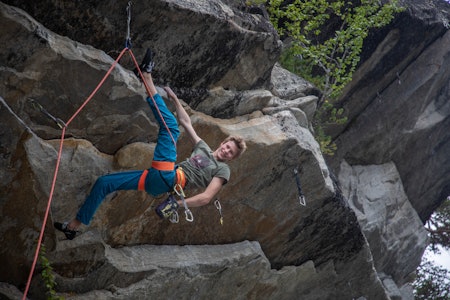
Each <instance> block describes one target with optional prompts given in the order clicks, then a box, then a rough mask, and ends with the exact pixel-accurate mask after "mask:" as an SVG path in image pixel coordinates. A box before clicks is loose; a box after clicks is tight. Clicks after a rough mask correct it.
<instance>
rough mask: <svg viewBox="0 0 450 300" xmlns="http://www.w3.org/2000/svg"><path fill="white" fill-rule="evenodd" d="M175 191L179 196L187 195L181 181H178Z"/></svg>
mask: <svg viewBox="0 0 450 300" xmlns="http://www.w3.org/2000/svg"><path fill="white" fill-rule="evenodd" d="M173 191H174V192H175V193H176V194H177V195H178V196H183V197H186V195H185V194H184V190H183V187H182V186H181V184H179V183H177V184H175V185H174V187H173Z"/></svg>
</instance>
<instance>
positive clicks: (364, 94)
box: [330, 1, 450, 221]
mask: <svg viewBox="0 0 450 300" xmlns="http://www.w3.org/2000/svg"><path fill="white" fill-rule="evenodd" d="M413 3H414V5H413V6H410V7H409V8H408V10H407V12H405V13H403V14H401V15H400V16H399V18H398V19H396V20H395V22H393V23H392V24H391V25H389V26H388V28H386V29H385V30H384V31H383V32H380V33H378V34H374V36H372V37H371V38H370V39H369V41H368V42H369V45H370V42H372V43H374V45H372V47H371V48H370V49H367V50H366V53H365V55H366V56H368V58H367V59H366V60H365V61H364V63H363V64H362V65H361V66H360V68H359V70H358V72H357V74H356V76H355V79H354V80H353V82H352V84H351V85H350V86H349V87H348V89H347V92H346V93H345V94H344V95H343V97H342V99H343V100H342V105H343V107H344V108H345V109H346V110H347V111H348V113H349V122H348V124H347V125H346V126H345V127H344V128H341V129H340V131H339V132H337V131H336V128H334V135H335V140H336V143H337V145H338V151H337V153H336V156H335V157H334V158H332V159H330V165H332V166H333V169H335V170H336V172H338V171H337V170H338V169H339V166H340V164H341V161H342V159H345V160H346V161H347V162H348V163H349V164H350V165H373V164H383V163H388V162H391V161H392V162H393V163H394V164H395V166H396V168H397V169H398V172H399V174H400V177H401V179H402V182H403V185H404V189H405V192H406V195H407V196H408V199H409V201H410V202H411V204H412V205H413V207H414V208H415V210H416V211H417V213H418V214H419V216H420V218H421V219H422V221H425V220H426V219H428V217H429V216H430V215H431V213H432V212H433V211H434V210H435V209H436V208H437V207H438V206H439V204H440V203H442V201H443V200H444V199H445V198H446V197H447V196H448V195H449V194H450V185H449V178H448V177H449V174H450V156H449V155H448V153H450V131H449V130H448V128H449V127H450V118H449V116H450V101H449V97H450V82H449V78H450V62H449V59H450V31H449V30H448V28H449V27H448V20H449V16H450V4H448V3H446V2H444V1H435V2H429V1H413ZM446 26H447V27H446ZM375 41H376V42H377V43H375ZM368 48H369V47H368ZM369 54H370V55H369ZM361 133H364V134H361Z"/></svg>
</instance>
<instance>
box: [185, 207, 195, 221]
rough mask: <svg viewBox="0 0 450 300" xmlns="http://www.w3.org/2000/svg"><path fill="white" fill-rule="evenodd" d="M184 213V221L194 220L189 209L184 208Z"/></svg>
mask: <svg viewBox="0 0 450 300" xmlns="http://www.w3.org/2000/svg"><path fill="white" fill-rule="evenodd" d="M184 214H185V215H186V221H188V222H193V221H194V215H193V214H192V212H191V210H190V209H186V210H185V211H184Z"/></svg>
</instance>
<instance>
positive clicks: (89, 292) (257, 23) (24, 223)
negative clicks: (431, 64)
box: [0, 0, 448, 299]
mask: <svg viewBox="0 0 450 300" xmlns="http://www.w3.org/2000/svg"><path fill="white" fill-rule="evenodd" d="M238 2H239V1H200V0H197V1H187V0H184V1H182V0H179V1H172V0H167V1H152V2H151V3H145V4H144V3H137V4H136V5H133V7H132V11H133V19H132V20H133V22H132V29H133V30H132V38H133V44H134V45H137V47H138V48H133V52H135V53H136V54H137V55H138V59H139V57H140V56H139V55H142V53H143V49H144V48H146V47H147V46H151V47H152V48H153V49H155V50H156V52H157V68H156V70H155V74H154V75H155V78H156V79H157V80H158V82H159V83H170V85H171V86H172V87H173V88H174V89H175V91H176V92H177V93H179V94H180V95H181V97H182V98H183V100H185V101H186V102H187V104H188V105H189V106H190V107H187V110H188V112H189V114H190V115H191V119H192V121H193V124H194V127H195V128H196V130H197V132H198V133H199V135H200V136H201V137H202V138H203V139H204V140H205V141H206V142H207V143H209V144H211V145H212V146H213V147H214V146H216V145H218V144H219V143H220V141H221V140H222V139H223V138H224V137H226V136H227V135H229V134H239V135H242V136H243V137H245V138H246V140H247V141H248V146H249V150H248V152H247V153H246V154H245V155H244V157H242V158H241V159H240V160H239V161H236V162H233V163H232V164H231V165H230V167H231V170H232V178H231V180H230V182H229V183H228V184H227V185H226V186H225V188H224V189H223V190H222V191H221V192H220V194H219V195H218V198H219V199H220V201H221V203H222V207H223V213H224V225H223V226H221V225H220V223H219V214H218V212H217V210H216V208H215V207H214V205H212V204H211V205H208V206H205V207H201V208H195V209H192V211H193V213H194V217H195V222H194V223H187V222H186V221H184V220H181V223H180V224H177V225H176V224H171V223H169V222H165V221H162V220H160V219H159V218H158V217H157V216H156V215H155V213H154V212H153V208H154V207H155V205H156V204H157V203H159V201H161V200H162V199H161V198H160V199H153V198H151V197H149V196H148V195H146V194H145V193H142V192H137V191H127V192H123V191H122V192H118V193H114V194H111V195H109V196H108V197H107V199H106V200H105V201H104V203H103V204H102V206H101V207H100V209H99V211H98V213H97V214H96V215H95V218H94V220H93V222H92V223H91V225H90V226H89V227H88V228H82V231H83V234H81V235H80V236H79V237H78V238H77V239H75V240H74V241H65V240H64V238H63V236H62V235H61V234H60V233H59V232H55V230H54V229H53V228H52V227H51V223H52V222H53V221H55V220H58V221H61V220H66V219H69V218H71V217H73V215H74V214H75V212H76V210H77V208H78V207H79V206H80V205H81V204H82V202H83V201H84V198H85V196H86V195H87V193H88V192H89V189H90V186H91V184H92V183H93V181H94V180H95V178H96V177H97V176H98V175H101V174H105V173H108V172H113V171H120V170H129V169H144V168H147V167H148V165H149V161H150V159H151V155H152V151H153V147H154V142H155V140H156V125H155V122H154V120H153V117H152V116H151V112H150V110H149V108H148V105H147V104H146V102H145V101H144V97H143V95H144V93H145V91H144V89H143V87H142V86H141V84H140V83H139V82H138V80H137V79H136V78H134V75H133V74H132V72H131V71H129V70H131V69H132V68H133V65H132V60H131V59H130V56H129V55H128V53H125V55H124V57H123V58H122V59H121V60H120V62H119V64H118V65H117V66H116V68H115V69H114V70H113V71H112V72H111V75H110V76H109V77H108V78H107V79H106V80H105V82H104V84H103V86H102V88H100V89H99V91H98V92H97V93H96V94H95V96H94V97H93V98H92V99H91V100H90V102H89V103H88V104H87V105H86V106H85V107H83V110H82V111H80V112H79V113H78V114H77V115H76V117H75V118H74V119H72V118H71V116H72V115H73V114H74V113H75V112H76V111H77V109H78V108H80V106H81V105H82V103H83V102H84V101H85V99H87V98H89V97H90V95H91V93H92V91H93V90H94V89H95V88H96V86H97V84H98V83H99V82H100V80H101V79H102V78H103V76H104V75H105V73H106V72H107V71H108V69H109V68H110V67H111V65H113V63H114V59H115V58H116V57H117V56H118V54H119V53H118V51H120V47H119V48H118V47H117V45H123V41H124V32H125V28H124V27H125V24H126V14H125V7H126V4H127V1H118V2H114V5H113V6H114V8H118V7H120V9H111V7H112V6H111V4H110V3H108V4H107V3H106V2H105V3H101V2H99V3H90V1H89V2H88V1H86V2H79V1H78V2H73V1H57V2H55V1H42V2H39V3H34V2H29V1H8V3H11V4H14V5H16V6H19V7H22V8H24V9H26V10H27V12H29V13H30V14H31V15H32V16H33V17H34V18H36V19H37V20H38V21H39V22H37V21H36V20H34V19H33V18H32V17H30V16H29V15H28V14H27V13H25V12H24V11H21V10H20V9H17V8H15V7H12V6H8V5H5V4H4V3H0V13H1V17H0V25H1V26H0V40H2V41H4V42H5V43H8V45H11V47H3V48H1V49H0V54H1V55H0V79H1V80H2V82H4V84H3V85H1V86H0V120H1V122H2V125H3V124H5V126H1V127H0V154H1V155H0V166H1V169H0V179H2V180H1V181H0V187H1V188H0V197H1V198H0V215H1V219H0V220H1V221H0V237H1V238H0V241H1V242H2V245H3V247H2V248H1V250H0V263H1V265H2V269H1V271H0V281H3V282H7V283H11V284H14V285H15V286H17V287H19V288H20V289H22V288H23V286H24V284H25V281H26V278H27V276H28V272H29V269H30V265H31V260H32V258H33V255H34V250H35V246H36V245H35V241H36V238H37V236H38V234H39V231H40V229H41V226H42V220H43V215H44V212H45V209H46V206H47V200H48V197H49V194H50V187H51V183H52V180H53V172H54V168H55V164H56V159H57V154H58V150H59V149H60V145H61V144H60V137H61V130H60V128H58V126H56V124H55V123H54V122H53V121H52V120H50V119H49V118H47V117H46V116H45V114H43V113H42V112H40V111H39V110H37V109H36V108H35V107H33V105H32V103H33V102H32V101H30V99H34V101H35V102H37V103H39V104H41V105H42V107H43V108H45V109H46V110H47V111H48V112H49V113H51V114H52V115H54V116H55V117H57V118H60V119H61V120H63V121H64V122H66V123H68V124H69V125H68V126H67V128H66V129H67V130H66V136H65V141H64V144H63V147H62V159H61V165H60V167H59V170H58V171H59V173H58V177H57V185H56V188H55V190H54V194H53V201H52V205H51V211H50V218H49V221H48V223H47V228H46V231H45V241H44V242H45V245H46V248H47V256H48V257H49V259H50V260H51V262H52V264H53V266H54V267H55V272H56V274H57V282H58V289H59V290H58V291H59V292H61V293H64V294H65V296H67V297H71V298H72V299H94V298H101V299H130V298H131V299H132V298H135V299H136V298H137V299H140V298H144V299H145V298H154V297H160V296H161V295H164V296H165V298H175V297H177V298H179V297H181V298H183V297H184V298H186V299H187V298H189V299H191V298H194V297H198V298H212V297H217V295H220V296H221V297H223V298H227V299H230V298H232V299H244V298H245V299H261V298H267V299H293V298H302V299H351V298H354V299H358V298H360V299H364V298H365V299H400V298H404V299H407V298H408V295H410V294H411V293H410V290H408V288H407V285H404V284H405V283H406V282H408V281H409V277H408V276H409V274H410V273H411V272H412V271H413V270H414V268H415V266H417V264H418V262H419V261H420V257H421V255H422V252H423V249H424V248H425V246H426V241H425V237H424V234H423V230H421V229H420V228H421V221H420V219H419V218H418V217H417V215H416V212H415V211H414V209H416V210H417V209H418V208H417V206H415V205H414V203H413V205H412V206H411V205H409V202H408V199H409V197H410V195H409V194H408V190H409V189H411V188H412V187H411V186H410V185H411V184H412V183H417V182H422V181H421V180H417V176H418V175H420V173H419V172H414V171H413V170H412V169H411V170H410V172H411V174H410V175H411V176H412V177H413V178H416V180H415V181H413V180H412V179H411V182H409V183H408V184H409V185H406V184H405V182H406V181H405V178H404V177H403V175H402V169H401V168H400V167H399V164H398V162H397V161H398V159H396V157H397V156H396V155H393V156H392V157H391V156H389V154H396V153H394V152H389V151H387V150H386V153H385V155H384V156H385V157H383V159H373V160H371V159H366V160H364V161H363V162H361V161H362V160H361V159H360V158H361V157H363V156H364V155H363V154H364V153H363V152H362V151H361V150H360V149H358V148H357V147H356V145H358V139H361V140H364V141H366V139H365V138H364V137H365V135H366V133H367V134H368V136H369V137H370V136H371V137H372V140H371V141H372V143H373V144H374V147H380V144H378V143H375V141H378V139H373V135H372V132H371V131H370V128H365V127H361V128H364V129H365V131H361V132H360V131H358V134H357V135H355V134H353V140H352V139H351V138H350V137H351V136H350V135H347V136H346V134H347V133H346V132H347V129H345V130H340V131H336V137H337V141H338V142H339V141H340V140H341V139H342V141H346V143H348V144H349V145H348V147H349V148H352V147H353V148H352V149H351V150H349V148H346V147H344V146H342V145H340V147H341V146H342V148H343V150H342V152H339V153H337V156H336V158H335V159H333V160H332V161H330V162H329V163H330V165H332V166H334V167H335V168H336V170H337V171H339V172H337V174H338V175H339V178H340V180H341V181H342V182H343V183H345V185H343V186H342V191H341V189H340V188H339V185H338V184H337V183H336V182H335V180H334V179H333V178H334V176H333V174H332V173H331V172H330V169H329V168H328V165H327V163H326V162H325V159H324V158H323V157H322V154H321V152H320V150H319V145H318V143H317V142H316V140H315V139H314V137H313V135H312V133H311V132H310V130H309V128H310V127H311V118H312V116H313V114H314V112H315V109H316V106H317V95H319V92H318V91H317V90H316V89H315V88H314V87H313V86H312V85H310V84H309V83H307V82H305V81H304V80H302V79H301V78H298V77H297V76H295V75H293V74H290V73H289V72H287V71H285V70H283V69H282V68H281V67H279V66H278V65H276V64H275V61H276V60H277V58H278V55H279V52H280V42H279V40H278V37H277V36H276V34H275V33H274V30H273V28H272V27H271V26H270V25H269V23H268V21H267V19H265V18H264V14H263V13H261V11H260V10H255V11H257V12H258V14H252V13H249V11H253V10H247V9H246V10H245V11H247V12H245V11H241V10H240V9H239V8H240V7H239V6H238V5H237V3H238ZM186 24H189V26H186ZM417 24H418V25H417V26H419V25H420V24H421V21H417ZM435 26H437V25H435ZM419 27H420V26H419ZM437 28H441V27H439V26H437ZM55 32H56V33H55ZM441 32H442V30H441ZM408 33H409V31H408ZM11 40H14V41H15V42H14V43H13V44H11V43H10V41H11ZM431 40H433V39H430V41H431ZM419 44H420V43H419ZM428 44H430V43H427V44H426V45H428ZM420 45H422V44H420ZM423 47H425V45H423ZM411 48H412V49H414V50H415V49H416V48H417V47H416V48H415V46H414V45H413V44H412V45H411ZM419 48H420V47H419ZM415 51H417V50H415ZM430 51H431V50H430ZM434 51H437V54H436V55H437V57H438V58H439V57H440V56H439V55H440V54H439V53H441V54H442V51H443V50H441V49H440V48H439V49H437V48H436V50H434ZM419 52H420V51H419ZM430 56H432V54H430ZM433 57H434V56H433ZM442 57H443V58H442V59H444V56H442ZM368 61H370V58H367V59H366V62H368ZM443 61H444V60H443ZM361 68H362V69H363V68H364V66H362V67H361ZM443 69H445V68H443ZM360 76H363V74H362V75H360ZM377 76H378V81H376V78H373V80H374V81H376V82H377V83H378V82H379V81H381V82H383V80H384V79H383V76H381V75H380V74H378V75H377ZM356 82H357V83H358V82H359V81H356ZM444 83H445V82H444ZM437 84H443V83H442V81H436V85H437ZM357 86H358V84H356V86H354V87H353V89H352V91H353V92H354V93H356V94H358V93H361V92H359V90H358V89H357V88H356V87H357ZM362 86H363V87H364V85H362ZM375 86H376V85H374V84H373V85H372V87H375ZM444 86H445V85H444ZM394 87H395V86H394V85H392V91H393V92H394V91H395V89H394ZM433 87H434V85H433ZM436 88H437V87H436ZM441 90H445V89H444V87H443V86H442V85H441ZM162 94H163V93H162ZM368 95H369V96H370V95H371V94H370V93H368ZM387 95H388V94H386V96H387ZM389 95H390V94H389ZM393 95H395V93H393ZM433 95H434V94H433ZM163 96H164V95H163ZM349 97H350V96H349ZM350 98H351V97H350ZM425 98H426V97H425ZM364 99H365V98H364ZM426 99H428V100H427V101H429V102H430V103H431V102H433V101H434V100H430V99H429V98H426ZM369 100H370V99H369ZM349 101H350V100H349ZM415 101H418V100H417V99H416V100H415ZM436 101H437V100H436ZM369 103H370V101H369ZM427 103H428V102H427ZM436 103H438V104H439V105H437V106H436V107H439V109H438V110H433V109H431V110H429V112H435V113H431V114H429V115H430V116H431V117H432V118H431V119H433V120H439V115H440V114H445V109H446V106H445V103H446V102H445V101H444V103H441V102H439V101H437V102H436ZM422 104H423V103H422V102H420V101H419V102H418V103H417V104H416V105H418V106H420V105H422ZM358 105H359V103H358ZM358 105H357V104H356V103H355V104H354V106H355V111H356V113H355V114H354V116H353V119H354V120H353V123H354V124H357V118H358V116H360V115H361V116H364V114H365V111H363V107H364V106H361V107H360V106H358ZM411 105H413V106H414V104H411ZM367 106H368V107H369V108H370V105H367ZM350 108H352V107H350ZM442 109H444V110H442ZM349 111H351V112H352V113H353V111H354V110H353V108H352V109H349ZM387 111H388V112H389V110H387ZM413 111H414V110H413ZM436 112H437V114H436ZM380 114H381V116H380V117H379V118H378V119H382V117H383V116H384V115H383V114H384V111H383V110H381V109H380ZM413 115H415V114H413ZM419 115H420V114H419ZM423 116H424V117H423V118H421V120H429V119H430V118H428V117H426V116H427V114H425V115H423ZM436 116H437V117H438V118H437V119H436ZM372 119H377V118H372ZM447 119H448V117H446V119H444V120H440V121H438V122H437V123H436V122H435V123H436V124H442V122H444V121H445V120H447ZM417 120H418V119H417ZM397 121H402V120H397ZM380 122H381V121H380ZM353 123H351V124H353ZM400 123H401V122H400ZM416 123H417V122H416ZM396 124H397V123H396ZM396 124H392V126H393V128H397V127H395V125H396ZM418 124H419V125H420V126H422V125H421V124H429V123H428V122H425V123H423V122H418ZM359 126H363V125H359ZM420 126H419V127H420ZM378 127H380V126H378ZM425 127H427V126H425ZM348 128H350V127H348ZM399 128H400V130H402V127H399ZM348 130H350V129H348ZM353 130H354V129H353ZM392 131H393V130H392ZM388 133H391V131H389V132H388ZM400 133H401V132H399V133H397V135H396V136H395V137H396V138H398V139H399V140H401V139H402V138H406V137H407V133H408V132H406V133H405V132H404V131H403V135H402V134H400ZM435 134H436V138H438V137H439V136H443V137H444V138H445V137H446V135H445V133H443V132H441V131H438V132H436V133H435ZM379 135H380V136H383V135H388V134H387V133H386V132H380V133H379ZM377 137H378V136H377ZM391 138H392V136H391ZM355 141H356V142H355ZM410 142H412V141H410ZM367 143H368V145H369V146H370V145H371V144H370V139H369V138H367ZM368 145H366V148H364V151H366V152H367V153H373V155H375V154H376V153H377V151H376V149H375V148H371V147H369V146H368ZM381 145H383V147H385V145H384V144H381ZM446 145H448V143H447V144H445V143H443V148H442V149H440V151H441V150H442V151H443V150H445V149H447V148H445V147H446ZM178 147H179V149H178V152H179V156H178V157H179V160H182V159H184V158H185V157H186V156H187V155H188V154H189V153H190V150H191V147H190V145H189V143H188V141H187V138H186V137H185V136H184V134H182V135H181V138H180V140H179V143H178ZM410 147H411V146H410ZM387 148H388V147H387ZM405 149H406V148H405ZM383 150H384V149H383ZM353 151H354V152H353ZM411 151H412V150H411ZM440 151H437V152H436V153H439V155H437V156H436V158H439V159H442V157H441V156H440V155H441V153H442V152H440ZM348 157H350V158H352V159H348ZM364 157H365V156H364ZM370 157H371V156H367V157H366V158H370ZM137 158H139V159H137ZM356 158H358V159H356ZM344 159H345V161H344ZM424 159H425V156H424ZM441 162H444V163H445V158H444V159H442V160H441ZM336 166H337V167H336ZM295 168H298V169H299V175H300V179H301V183H302V189H303V192H304V193H305V195H306V204H307V205H306V206H301V205H300V204H299V203H298V193H297V186H296V182H295V178H294V173H293V170H294V169H295ZM374 169H375V171H373V170H374ZM431 169H433V168H430V170H429V172H431ZM397 170H398V172H397ZM435 171H436V170H435ZM346 174H348V176H346ZM364 175H366V176H364ZM387 175H389V176H387ZM427 175H430V174H427ZM446 176H447V177H446ZM446 176H443V177H444V178H442V181H438V184H437V187H439V186H441V185H442V182H445V180H447V182H448V174H446ZM386 178H390V179H389V180H386ZM358 180H359V183H358V184H356V182H357V181H358ZM401 183H403V186H402V184H401ZM371 184H372V185H373V184H375V185H377V186H380V189H382V190H381V191H378V190H377V191H376V193H375V195H374V190H373V189H372V188H370V187H369V186H370V185H371ZM344 186H345V188H344ZM427 187H429V186H427ZM188 192H189V193H195V192H196V191H188ZM405 192H406V195H407V196H408V197H407V196H405ZM350 196H351V197H350ZM347 198H348V199H347ZM372 204H376V205H373V206H372ZM423 205H424V207H425V208H426V209H430V207H433V206H434V205H435V201H434V200H433V199H431V200H426V201H425V203H424V204H423ZM368 206H371V208H370V209H366V208H365V209H361V207H368ZM412 207H414V209H413V208H412ZM375 209H376V210H375ZM376 211H378V212H379V213H377V212H376ZM424 211H425V210H419V212H420V213H423V212H424ZM363 212H364V213H363ZM180 213H181V215H183V212H182V211H180ZM380 216H384V217H383V218H380ZM414 230H416V232H415V234H414V235H411V234H408V233H410V232H412V231H414ZM413 243H415V244H416V246H415V247H413V248H408V245H411V244H413ZM405 253H407V255H408V257H409V260H408V261H405V259H404V257H402V256H405ZM39 272H40V269H39V267H38V269H37V270H36V272H35V273H36V275H35V277H34V280H33V285H32V287H33V288H32V290H31V294H32V298H33V299H40V298H43V293H44V292H43V288H42V286H41V284H40V280H39V276H38V274H39ZM5 289H6V290H8V288H7V287H6V288H5ZM2 290H4V289H3V287H2ZM152 296H153V297H152Z"/></svg>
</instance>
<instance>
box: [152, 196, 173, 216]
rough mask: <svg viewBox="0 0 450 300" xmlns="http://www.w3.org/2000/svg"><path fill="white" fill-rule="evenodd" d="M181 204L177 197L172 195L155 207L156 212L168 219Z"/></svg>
mask: <svg viewBox="0 0 450 300" xmlns="http://www.w3.org/2000/svg"><path fill="white" fill-rule="evenodd" d="M178 207H179V205H178V203H177V201H176V200H175V197H174V196H172V195H170V196H169V197H168V198H167V199H166V200H165V201H164V202H162V203H161V204H160V205H158V207H157V208H156V209H155V211H156V214H158V216H160V217H161V218H162V219H168V218H170V216H171V215H172V214H173V213H174V212H176V211H177V209H178Z"/></svg>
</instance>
